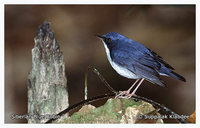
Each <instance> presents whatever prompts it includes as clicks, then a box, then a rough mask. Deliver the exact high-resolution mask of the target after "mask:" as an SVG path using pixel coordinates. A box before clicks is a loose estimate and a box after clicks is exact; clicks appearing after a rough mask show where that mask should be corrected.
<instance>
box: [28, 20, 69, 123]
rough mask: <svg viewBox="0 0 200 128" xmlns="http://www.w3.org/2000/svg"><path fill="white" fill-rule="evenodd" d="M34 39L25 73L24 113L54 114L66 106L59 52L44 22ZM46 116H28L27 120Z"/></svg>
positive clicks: (63, 64) (64, 81)
mask: <svg viewBox="0 0 200 128" xmlns="http://www.w3.org/2000/svg"><path fill="white" fill-rule="evenodd" d="M34 41H35V45H34V48H33V49H32V70H31V71H30V73H29V76H28V114H29V115H31V116H34V115H38V116H40V115H44V116H45V115H47V114H49V115H51V114H57V113H58V112H60V111H62V110H63V109H65V108H67V107H68V106H69V104H68V92H67V79H66V75H65V62H64V59H63V53H62V52H61V51H60V48H59V44H58V43H57V41H56V39H55V37H54V32H53V31H52V30H51V29H50V25H49V23H47V22H43V23H42V25H41V26H39V28H38V31H37V34H36V37H35V38H34ZM66 116H67V115H66ZM47 120H48V119H37V118H30V119H28V123H44V122H45V121H47Z"/></svg>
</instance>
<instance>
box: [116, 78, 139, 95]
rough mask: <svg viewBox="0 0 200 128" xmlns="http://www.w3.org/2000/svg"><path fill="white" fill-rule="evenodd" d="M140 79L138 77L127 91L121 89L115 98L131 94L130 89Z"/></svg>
mask: <svg viewBox="0 0 200 128" xmlns="http://www.w3.org/2000/svg"><path fill="white" fill-rule="evenodd" d="M138 81H139V79H137V80H136V81H135V82H134V83H133V85H132V86H131V87H130V88H129V89H128V90H127V91H121V92H120V93H119V94H118V95H116V96H115V98H120V97H123V95H130V94H129V93H130V91H131V89H132V88H133V87H134V85H135V84H136V83H137V82H138Z"/></svg>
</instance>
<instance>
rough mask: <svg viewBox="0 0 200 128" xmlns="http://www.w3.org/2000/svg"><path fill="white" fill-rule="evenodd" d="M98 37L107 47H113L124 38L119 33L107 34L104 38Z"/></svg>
mask: <svg viewBox="0 0 200 128" xmlns="http://www.w3.org/2000/svg"><path fill="white" fill-rule="evenodd" d="M97 37H98V38H99V39H101V40H102V41H103V42H104V43H105V44H106V45H107V46H109V45H113V44H115V43H116V42H117V41H119V40H121V39H123V38H124V36H123V35H121V34H119V33H116V32H110V33H107V34H105V35H103V36H99V35H97Z"/></svg>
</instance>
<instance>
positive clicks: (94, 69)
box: [46, 67, 188, 123]
mask: <svg viewBox="0 0 200 128" xmlns="http://www.w3.org/2000/svg"><path fill="white" fill-rule="evenodd" d="M89 70H92V71H93V73H95V74H96V75H97V76H98V77H99V78H100V80H101V81H102V82H103V83H104V85H105V86H106V87H107V88H108V89H109V90H110V91H112V92H113V93H112V94H104V95H101V96H95V97H92V98H89V99H85V100H83V101H81V102H79V103H76V104H74V105H72V106H70V107H68V108H67V109H65V110H63V111H61V112H60V113H58V114H57V116H62V115H64V114H66V113H68V112H69V111H71V110H73V109H75V108H77V107H78V106H80V105H84V104H88V103H90V102H94V101H97V100H101V99H105V98H111V97H114V96H116V95H117V94H118V92H117V91H116V90H115V89H113V88H112V87H111V86H110V85H109V84H108V83H107V81H106V80H105V79H104V77H103V76H102V75H101V74H100V73H99V71H98V70H97V69H96V68H94V67H89V68H88V71H89ZM86 75H87V73H86ZM85 80H87V76H86V77H85ZM86 83H87V82H86ZM131 99H133V100H142V101H145V102H148V103H150V104H152V105H153V106H154V107H155V108H156V109H160V110H162V111H164V112H165V113H167V114H169V115H177V116H179V115H178V114H176V113H175V112H173V111H172V110H170V109H168V108H167V107H165V106H163V105H161V104H159V103H157V102H155V101H153V100H150V99H147V98H145V97H141V96H132V98H131ZM55 120H56V119H50V120H48V121H47V122H46V123H52V122H53V121H55ZM177 121H178V122H180V123H188V122H187V121H186V120H184V119H182V118H177Z"/></svg>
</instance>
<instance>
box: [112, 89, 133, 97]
mask: <svg viewBox="0 0 200 128" xmlns="http://www.w3.org/2000/svg"><path fill="white" fill-rule="evenodd" d="M131 96H132V95H131V94H130V91H129V90H127V91H120V92H119V94H118V95H116V96H115V98H125V99H129V98H130V97H131Z"/></svg>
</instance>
